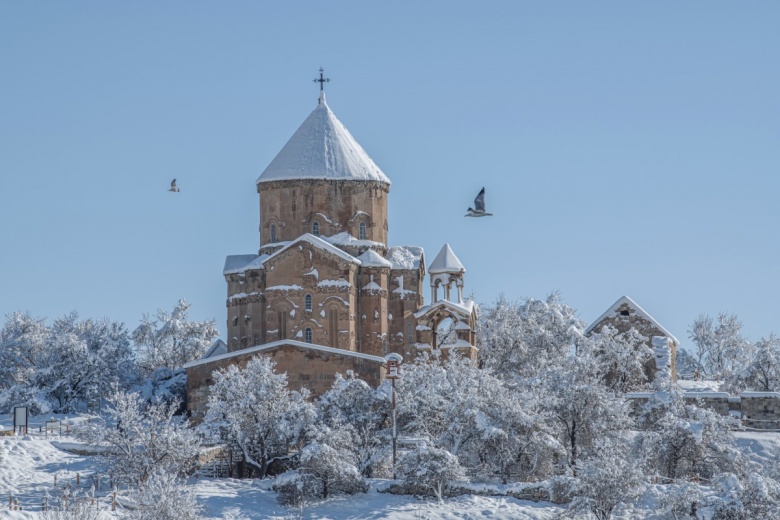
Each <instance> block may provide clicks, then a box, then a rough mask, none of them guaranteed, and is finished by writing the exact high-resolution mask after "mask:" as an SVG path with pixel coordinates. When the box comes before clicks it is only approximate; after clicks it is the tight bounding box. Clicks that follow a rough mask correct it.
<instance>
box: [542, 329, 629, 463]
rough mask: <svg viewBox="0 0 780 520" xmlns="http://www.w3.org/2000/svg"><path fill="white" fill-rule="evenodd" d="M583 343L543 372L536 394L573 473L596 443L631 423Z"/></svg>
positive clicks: (620, 402) (621, 400)
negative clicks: (573, 352) (553, 426)
mask: <svg viewBox="0 0 780 520" xmlns="http://www.w3.org/2000/svg"><path fill="white" fill-rule="evenodd" d="M587 346H588V345H587V344H585V345H583V346H582V348H581V349H580V351H579V352H578V353H577V354H576V355H569V356H567V357H566V358H565V359H564V360H563V361H562V362H561V363H560V365H558V366H555V367H551V368H550V369H549V370H546V371H545V372H543V373H542V375H541V379H542V381H543V383H542V385H541V387H540V392H539V395H538V399H540V401H541V402H542V406H543V407H544V409H545V410H547V411H549V413H550V414H552V416H553V424H554V425H555V430H556V437H557V438H558V439H559V441H560V444H561V445H562V446H563V447H564V449H565V450H566V459H567V467H568V472H571V473H573V474H574V475H575V476H576V472H577V468H578V467H579V466H580V464H581V461H582V460H584V459H587V458H590V457H592V456H593V450H594V449H597V442H599V441H600V440H601V439H603V438H605V437H610V436H618V437H619V436H622V435H624V434H625V431H626V429H627V428H628V427H629V425H630V423H631V422H630V419H629V416H628V409H627V405H626V402H625V400H624V399H623V398H622V396H620V395H617V394H615V393H614V392H613V391H612V390H610V389H609V388H608V387H607V386H606V384H605V377H604V370H603V367H602V366H601V364H600V363H599V362H598V359H597V358H596V357H595V356H594V355H593V354H592V353H591V352H589V350H588V349H587Z"/></svg>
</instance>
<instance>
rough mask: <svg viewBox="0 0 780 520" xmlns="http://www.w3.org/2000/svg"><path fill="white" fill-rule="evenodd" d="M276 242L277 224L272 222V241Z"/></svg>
mask: <svg viewBox="0 0 780 520" xmlns="http://www.w3.org/2000/svg"><path fill="white" fill-rule="evenodd" d="M275 242H276V224H271V243H272V244H273V243H275Z"/></svg>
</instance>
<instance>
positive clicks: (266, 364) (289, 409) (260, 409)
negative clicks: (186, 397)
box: [202, 355, 316, 478]
mask: <svg viewBox="0 0 780 520" xmlns="http://www.w3.org/2000/svg"><path fill="white" fill-rule="evenodd" d="M274 366H275V363H274V362H273V361H271V360H270V359H269V358H267V357H265V356H262V355H259V356H257V357H255V358H252V359H251V360H250V361H249V362H248V363H247V365H246V368H243V369H239V368H238V367H236V366H230V367H228V368H227V369H226V370H223V371H217V372H214V374H213V378H214V384H213V385H212V387H211V389H210V393H209V401H208V410H207V412H206V417H205V419H204V421H203V426H202V428H203V430H204V431H205V432H206V433H207V434H208V435H211V436H212V438H214V439H219V440H221V441H222V442H226V443H228V444H231V445H232V446H234V447H236V448H237V449H238V451H240V452H241V454H242V455H243V458H244V461H245V462H246V463H247V464H248V465H249V466H250V467H252V468H254V470H255V472H256V473H257V476H258V477H260V478H265V477H266V475H267V473H268V469H269V466H270V465H271V464H272V463H273V462H275V461H279V460H283V459H289V458H290V456H291V454H292V453H296V452H297V448H298V446H299V445H300V443H301V441H302V440H304V435H305V434H306V432H307V431H308V430H309V428H310V427H311V425H312V424H313V423H314V420H315V417H316V414H315V411H314V406H313V405H312V404H311V403H309V402H308V401H307V398H308V395H309V394H308V391H306V390H305V389H304V390H302V391H300V392H298V391H291V390H289V389H288V388H287V374H276V373H274Z"/></svg>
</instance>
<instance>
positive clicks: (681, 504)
mask: <svg viewBox="0 0 780 520" xmlns="http://www.w3.org/2000/svg"><path fill="white" fill-rule="evenodd" d="M664 491H665V492H664V494H663V496H662V497H661V500H660V505H661V509H662V510H663V511H664V512H665V513H667V514H668V515H669V516H671V518H673V519H674V520H683V519H685V520H687V519H693V520H696V519H698V511H699V508H700V507H701V506H702V503H703V501H704V495H703V494H702V492H701V488H700V487H699V485H698V484H695V483H692V482H685V483H683V484H670V485H668V486H664Z"/></svg>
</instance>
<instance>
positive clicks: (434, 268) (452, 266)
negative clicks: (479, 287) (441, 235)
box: [428, 244, 466, 274]
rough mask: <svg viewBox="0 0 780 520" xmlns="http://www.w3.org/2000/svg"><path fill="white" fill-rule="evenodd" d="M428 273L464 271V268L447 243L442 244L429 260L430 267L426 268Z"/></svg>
mask: <svg viewBox="0 0 780 520" xmlns="http://www.w3.org/2000/svg"><path fill="white" fill-rule="evenodd" d="M428 272H429V273H430V274H441V273H465V272H466V268H465V267H463V264H461V263H460V260H458V257H457V256H455V253H454V252H453V251H452V248H451V247H450V245H449V244H444V247H442V248H441V251H439V254H438V255H436V258H434V259H433V262H431V267H430V269H428Z"/></svg>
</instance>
